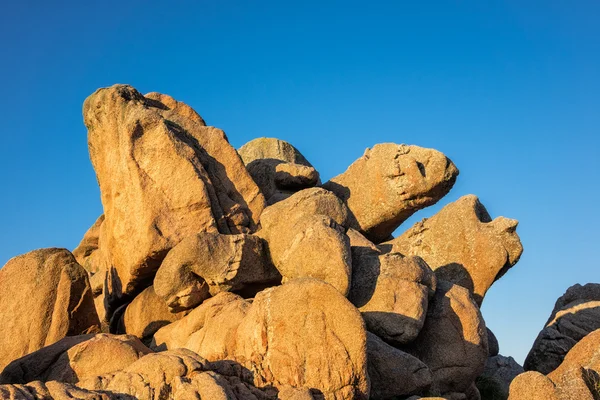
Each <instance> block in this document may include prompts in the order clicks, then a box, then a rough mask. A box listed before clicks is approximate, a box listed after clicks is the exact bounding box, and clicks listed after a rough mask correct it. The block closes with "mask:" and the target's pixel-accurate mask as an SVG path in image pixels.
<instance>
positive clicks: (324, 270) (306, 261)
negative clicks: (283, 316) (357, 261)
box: [257, 215, 352, 296]
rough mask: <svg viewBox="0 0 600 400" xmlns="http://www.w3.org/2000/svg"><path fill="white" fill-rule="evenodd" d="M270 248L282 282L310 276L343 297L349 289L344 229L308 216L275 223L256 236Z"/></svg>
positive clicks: (320, 217) (323, 218)
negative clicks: (326, 284) (263, 240)
mask: <svg viewBox="0 0 600 400" xmlns="http://www.w3.org/2000/svg"><path fill="white" fill-rule="evenodd" d="M257 235H261V236H263V235H264V236H263V237H264V238H265V239H266V240H267V242H268V247H269V254H270V257H271V260H272V262H273V264H274V265H275V267H276V268H277V270H278V271H279V272H280V273H281V275H282V277H283V282H287V281H289V280H291V279H295V278H303V277H312V278H317V279H320V280H322V281H324V282H327V283H329V284H331V285H333V286H334V287H335V288H336V289H337V290H338V291H339V292H340V293H342V294H343V295H344V296H346V295H347V294H348V291H349V290H350V282H351V276H352V275H351V274H352V257H351V253H350V241H349V239H348V237H347V236H346V235H345V234H344V228H343V227H341V226H340V225H338V224H337V223H336V222H335V221H334V220H333V219H331V218H329V217H327V216H325V215H311V216H306V217H305V218H303V219H299V220H296V223H295V224H293V225H287V224H278V225H275V226H270V227H269V229H268V230H267V229H263V230H261V231H260V232H258V233H257Z"/></svg>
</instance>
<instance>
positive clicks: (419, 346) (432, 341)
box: [403, 280, 488, 394]
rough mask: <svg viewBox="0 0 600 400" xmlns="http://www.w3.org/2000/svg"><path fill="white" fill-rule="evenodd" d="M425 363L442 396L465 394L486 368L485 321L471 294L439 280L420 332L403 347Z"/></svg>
mask: <svg viewBox="0 0 600 400" xmlns="http://www.w3.org/2000/svg"><path fill="white" fill-rule="evenodd" d="M403 349H404V350H405V351H407V352H408V353H410V354H413V355H414V356H416V357H417V358H418V359H419V360H421V361H423V362H424V363H425V364H426V365H427V366H428V367H429V368H430V369H431V372H432V374H433V386H432V388H433V389H435V390H438V391H439V392H440V393H442V394H444V393H452V392H456V393H465V392H466V391H467V390H468V389H469V387H470V386H471V385H472V384H473V382H474V381H475V378H477V377H478V376H479V375H480V374H481V372H483V369H484V367H485V363H486V360H487V357H488V343H487V332H486V328H485V322H484V320H483V317H482V316H481V312H480V311H479V307H477V304H475V302H474V301H473V299H472V298H471V295H470V293H469V291H468V290H467V289H465V288H463V287H461V286H458V285H455V284H452V283H449V282H445V281H442V280H439V281H438V285H437V290H436V293H435V296H434V298H433V300H432V301H431V303H430V304H429V309H428V310H427V318H426V319H425V325H424V326H423V329H422V330H421V333H420V334H419V336H418V337H417V339H416V340H415V341H413V342H412V343H411V344H410V345H408V346H405V347H404V348H403Z"/></svg>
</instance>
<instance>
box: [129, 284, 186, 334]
mask: <svg viewBox="0 0 600 400" xmlns="http://www.w3.org/2000/svg"><path fill="white" fill-rule="evenodd" d="M186 314H187V312H178V313H172V312H170V311H169V307H167V304H166V303H165V301H164V300H163V299H162V298H161V297H159V296H158V295H157V294H156V293H155V292H154V286H149V287H148V288H146V289H144V291H143V292H142V293H140V294H138V295H137V296H136V297H135V299H133V301H132V302H131V303H129V305H128V306H127V308H126V309H125V313H124V314H123V321H122V325H123V331H124V332H125V333H127V334H129V335H134V336H137V337H139V338H140V339H141V340H142V341H144V342H147V341H150V340H151V339H152V336H153V335H154V333H156V331H158V330H159V329H160V328H162V327H163V326H165V325H168V324H170V323H171V322H174V321H178V320H180V319H181V318H183V317H184V316H185V315H186Z"/></svg>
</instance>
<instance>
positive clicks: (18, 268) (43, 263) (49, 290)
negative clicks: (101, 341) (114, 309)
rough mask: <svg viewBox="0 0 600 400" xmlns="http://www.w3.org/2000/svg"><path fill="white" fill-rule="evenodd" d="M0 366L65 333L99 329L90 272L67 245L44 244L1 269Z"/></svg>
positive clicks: (39, 347)
mask: <svg viewBox="0 0 600 400" xmlns="http://www.w3.org/2000/svg"><path fill="white" fill-rule="evenodd" d="M0 310H2V314H1V316H0V371H2V370H3V369H4V367H5V366H6V365H7V364H9V363H10V362H11V361H13V360H16V359H17V358H20V357H23V356H24V355H26V354H29V353H32V352H34V351H36V350H38V349H41V348H42V347H44V346H48V345H50V344H52V343H55V342H57V341H59V340H60V339H62V338H64V337H65V336H74V335H80V334H82V333H88V332H92V331H98V330H99V325H100V322H99V320H98V316H97V314H96V310H95V308H94V300H93V297H92V291H91V288H90V284H89V281H88V275H87V273H86V271H85V270H84V269H83V268H82V267H81V266H80V265H79V264H77V261H76V260H75V257H73V255H72V254H71V253H70V252H69V251H68V250H65V249H56V248H50V249H41V250H35V251H32V252H29V253H27V254H24V255H21V256H18V257H14V258H12V259H10V260H9V261H8V262H7V263H6V265H4V267H2V269H0Z"/></svg>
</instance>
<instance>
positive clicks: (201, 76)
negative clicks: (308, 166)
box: [0, 0, 600, 362]
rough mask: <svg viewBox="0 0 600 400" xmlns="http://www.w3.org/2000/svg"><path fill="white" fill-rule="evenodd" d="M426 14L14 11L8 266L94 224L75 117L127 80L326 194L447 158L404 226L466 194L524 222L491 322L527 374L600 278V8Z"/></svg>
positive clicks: (9, 59) (5, 222) (3, 252)
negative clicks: (570, 295)
mask: <svg viewBox="0 0 600 400" xmlns="http://www.w3.org/2000/svg"><path fill="white" fill-rule="evenodd" d="M250 3H253V4H252V5H250ZM323 3H326V4H323ZM409 3H410V4H409ZM413 3H414V4H413ZM425 3H426V2H400V1H398V2H393V1H388V2H378V1H369V2H354V1H329V2H323V1H302V2H296V4H293V3H292V2H280V1H257V2H243V1H221V0H219V1H183V0H182V1H173V2H165V1H161V2H155V1H122V0H121V1H103V2H87V1H70V2H66V1H55V2H46V1H44V2H42V1H19V2H4V3H3V5H2V6H0V7H1V8H0V34H1V37H2V40H1V41H0V57H1V60H2V62H1V63H0V76H1V77H2V85H1V87H2V89H1V90H2V96H0V109H1V110H2V122H1V125H0V132H1V138H2V142H1V143H2V145H1V146H0V180H1V181H2V195H1V196H0V227H1V228H2V229H1V230H0V265H3V264H4V263H5V262H6V261H7V260H8V259H9V258H11V257H13V256H15V255H18V254H21V253H24V252H27V251H30V250H33V249H36V248H41V247H54V246H55V247H66V248H69V249H73V248H74V247H75V246H76V245H77V244H78V242H79V240H80V239H81V237H82V235H83V234H84V232H85V231H86V230H87V228H88V227H89V226H90V225H91V224H92V223H93V222H94V220H95V219H96V217H97V216H98V215H99V214H100V213H101V212H102V206H101V204H100V198H99V190H98V187H97V183H96V179H95V174H94V171H93V169H92V167H91V164H90V162H89V157H88V151H87V142H86V140H87V139H86V130H85V127H84V125H83V123H82V117H81V106H82V103H83V100H84V99H85V98H86V97H87V96H88V95H89V94H91V93H92V92H93V91H94V90H95V89H97V88H98V87H103V86H109V85H112V84H114V83H129V84H131V85H133V86H135V87H136V88H137V89H138V90H140V91H141V92H142V93H146V92H150V91H159V92H163V93H167V94H170V95H172V96H174V97H175V98H177V99H179V100H182V101H184V102H186V103H188V104H190V105H191V106H192V107H194V108H195V109H196V110H197V111H198V112H199V113H200V115H202V116H203V117H204V119H205V120H206V121H207V123H208V124H210V125H214V126H217V127H220V128H223V129H224V130H225V131H226V132H227V134H228V136H229V139H230V141H231V143H232V144H233V145H234V146H235V147H239V146H241V145H242V144H244V143H245V142H247V141H249V140H251V139H252V138H255V137H261V136H267V137H278V138H281V139H284V140H287V141H289V142H291V143H293V144H294V145H295V146H296V147H298V148H299V149H300V150H301V151H302V152H303V153H304V155H305V156H306V157H307V158H308V159H309V160H310V161H311V162H312V163H313V164H314V165H315V166H316V167H317V169H318V170H319V171H320V173H321V176H322V178H324V179H323V181H325V180H326V179H328V178H330V177H332V176H334V175H336V174H338V173H341V172H343V171H344V170H345V169H346V167H347V166H348V165H349V164H350V163H352V161H354V160H355V159H356V158H358V157H359V156H360V155H362V153H363V151H364V149H365V148H366V147H369V146H372V145H373V144H375V143H379V142H396V143H408V144H417V145H420V146H424V147H433V148H436V149H438V150H440V151H443V152H444V153H445V154H446V155H448V156H449V157H450V158H451V159H452V160H453V161H454V162H455V164H456V165H457V166H458V167H459V169H460V171H461V173H460V176H459V179H458V181H457V183H456V185H455V187H454V189H453V190H452V191H451V192H450V194H449V195H448V196H447V197H446V198H444V199H443V200H441V201H440V203H438V205H436V206H434V207H430V208H428V209H426V210H423V211H421V212H419V213H417V214H416V215H415V216H414V217H413V218H411V220H409V221H407V222H406V223H405V224H404V225H403V226H402V227H401V228H400V231H401V230H403V229H406V228H408V227H410V226H411V225H412V223H414V222H415V221H417V220H419V219H421V218H423V217H428V216H431V215H432V214H433V213H435V212H436V211H437V210H439V208H440V207H441V206H443V205H444V204H447V203H448V202H451V201H454V200H456V199H457V198H459V197H460V196H462V195H465V194H469V193H473V194H476V195H478V196H479V197H480V199H481V201H482V203H483V204H484V205H485V206H486V207H487V208H488V211H489V212H490V214H491V215H492V217H497V216H500V215H503V216H506V217H510V218H515V219H518V220H519V221H520V224H519V228H518V233H519V235H520V236H521V240H522V242H523V245H524V247H525V251H524V254H523V257H522V258H521V261H520V262H519V263H518V264H517V265H516V266H515V267H514V268H513V269H512V270H510V271H509V272H508V273H507V274H506V275H505V276H504V277H503V278H502V279H501V280H500V281H498V282H497V283H496V284H495V285H494V286H493V287H492V289H491V290H490V291H489V292H488V295H487V297H486V298H485V301H484V305H483V314H484V317H485V319H486V322H487V325H488V326H489V327H490V328H491V329H492V330H493V331H494V332H495V333H496V336H497V337H498V339H499V341H500V350H501V353H502V354H504V355H510V356H513V357H515V359H517V361H519V362H522V361H523V359H524V357H525V355H526V354H527V352H528V350H529V348H530V347H531V345H532V343H533V340H534V339H535V337H536V335H537V333H538V332H539V330H540V329H541V328H542V326H543V324H544V322H545V321H546V319H547V318H548V316H549V313H550V311H551V310H552V307H553V305H554V302H555V300H556V298H557V297H558V296H560V295H561V294H562V293H563V292H564V291H565V290H566V289H567V288H568V287H569V286H570V285H573V284H575V283H578V282H579V283H586V282H593V281H596V282H599V281H600V276H599V267H600V265H599V263H598V255H597V253H596V252H597V249H598V246H599V245H600V243H599V240H598V239H599V237H600V235H599V234H598V227H599V226H600V218H599V217H598V210H597V207H598V198H599V197H600V189H599V183H600V178H599V173H600V161H599V159H600V139H599V133H600V129H599V127H600V74H599V71H600V24H599V23H598V21H599V20H600V3H598V2H597V1H591V0H590V1H585V0H582V1H577V2H567V1H502V2H500V1H485V2H481V1H475V0H472V1H471V0H463V1H458V0H456V1H437V2H427V4H425Z"/></svg>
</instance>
